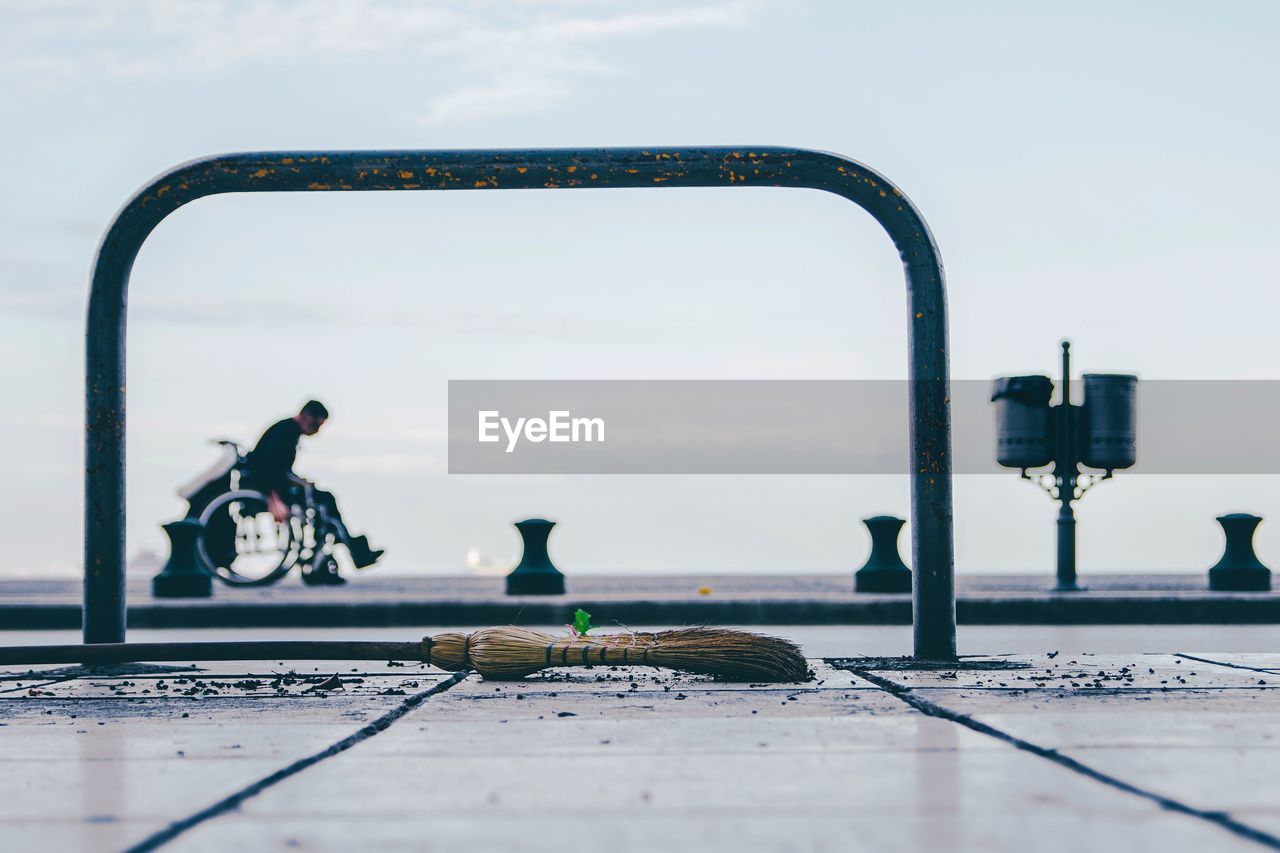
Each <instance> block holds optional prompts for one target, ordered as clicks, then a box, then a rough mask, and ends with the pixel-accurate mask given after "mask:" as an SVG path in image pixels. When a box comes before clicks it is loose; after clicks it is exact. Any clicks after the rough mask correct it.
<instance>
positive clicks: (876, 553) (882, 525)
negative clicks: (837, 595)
mask: <svg viewBox="0 0 1280 853" xmlns="http://www.w3.org/2000/svg"><path fill="white" fill-rule="evenodd" d="M862 523H863V524H865V525H866V526H867V530H869V531H871V556H870V557H868V558H867V562H866V565H864V566H863V567H862V568H860V569H858V571H856V572H854V574H853V591H854V592H911V570H910V569H908V568H907V564H906V563H904V562H902V557H900V556H899V555H898V534H899V533H901V532H902V525H904V524H906V523H907V522H906V521H905V520H904V519H901V518H897V517H896V516H892V515H874V516H872V517H871V518H864V519H862Z"/></svg>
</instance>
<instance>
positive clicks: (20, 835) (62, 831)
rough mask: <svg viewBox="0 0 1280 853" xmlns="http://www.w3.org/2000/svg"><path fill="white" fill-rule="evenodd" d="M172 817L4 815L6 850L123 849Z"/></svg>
mask: <svg viewBox="0 0 1280 853" xmlns="http://www.w3.org/2000/svg"><path fill="white" fill-rule="evenodd" d="M167 825H168V821H161V820H116V819H114V818H111V817H109V816H106V815H93V816H91V817H88V818H83V819H70V820H47V819H43V818H38V819H17V820H4V819H0V839H3V840H4V847H5V849H6V850H14V851H18V850H23V851H26V850H48V851H58V853H61V852H62V851H77V850H84V851H95V853H96V851H102V850H123V849H125V848H126V847H129V846H131V845H133V844H136V843H137V842H139V841H141V840H142V839H143V838H146V837H147V836H149V835H151V834H152V833H154V832H158V831H159V830H161V829H164V827H165V826H167Z"/></svg>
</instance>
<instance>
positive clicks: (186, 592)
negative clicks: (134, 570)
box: [151, 518, 213, 598]
mask: <svg viewBox="0 0 1280 853" xmlns="http://www.w3.org/2000/svg"><path fill="white" fill-rule="evenodd" d="M162 526H163V527H164V532H165V533H167V534H169V560H168V562H166V563H165V564H164V568H163V569H161V570H160V574H158V575H156V576H155V577H153V578H152V579H151V594H152V595H154V596H155V597H156V598H208V597H209V596H211V595H213V576H212V575H210V574H209V573H208V572H206V571H205V570H204V569H202V568H201V567H200V563H199V559H200V558H199V557H198V556H197V555H196V537H198V536H199V535H200V529H201V527H202V526H203V525H201V524H200V522H199V521H196V520H195V519H194V518H184V519H182V520H181V521H171V522H169V523H168V524H165V525H162Z"/></svg>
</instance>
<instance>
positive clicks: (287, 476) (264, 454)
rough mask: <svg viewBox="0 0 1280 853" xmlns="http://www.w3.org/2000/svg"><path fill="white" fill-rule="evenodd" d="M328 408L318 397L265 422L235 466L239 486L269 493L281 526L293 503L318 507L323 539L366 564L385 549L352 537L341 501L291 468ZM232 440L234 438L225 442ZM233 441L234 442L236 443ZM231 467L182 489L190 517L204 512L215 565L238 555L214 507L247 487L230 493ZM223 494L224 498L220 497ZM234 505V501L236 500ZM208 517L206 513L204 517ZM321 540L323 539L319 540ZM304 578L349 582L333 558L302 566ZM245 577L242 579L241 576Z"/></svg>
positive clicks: (232, 534) (232, 532)
mask: <svg viewBox="0 0 1280 853" xmlns="http://www.w3.org/2000/svg"><path fill="white" fill-rule="evenodd" d="M328 417H329V411H328V409H326V408H325V407H324V404H323V403H320V402H319V401H317V400H311V401H309V402H308V403H307V404H306V405H305V406H303V407H302V410H301V411H299V412H298V414H296V415H294V416H292V417H289V418H284V419H283V420H280V421H277V422H276V423H274V424H272V425H271V426H269V427H267V429H266V431H265V432H263V434H262V437H261V438H259V439H258V443H257V445H256V446H255V447H254V448H253V449H252V450H251V451H249V453H248V454H246V455H244V456H243V457H240V458H238V460H237V464H236V465H235V466H234V470H237V471H238V473H239V489H240V490H251V491H252V492H254V493H261V495H265V496H266V509H267V510H268V511H269V512H270V514H271V517H272V518H274V520H275V523H276V524H277V525H284V524H286V523H288V521H289V519H290V515H291V508H292V507H309V508H310V509H312V510H315V511H317V513H316V516H317V517H318V518H322V519H323V524H322V529H321V530H320V531H319V532H318V535H319V537H320V538H321V539H322V540H323V539H324V537H325V536H328V535H332V537H333V538H334V539H335V540H337V542H340V543H341V544H343V545H345V546H346V547H347V550H348V552H349V553H350V554H351V560H352V562H353V563H354V564H355V566H356V568H361V569H363V568H366V567H368V566H371V565H373V564H374V563H375V562H377V560H378V558H379V557H381V556H382V553H383V552H382V550H380V549H374V548H372V547H371V546H370V545H369V539H368V537H367V536H363V535H360V536H353V535H352V534H351V532H350V531H349V530H348V529H347V525H346V523H345V522H344V521H343V519H342V514H341V513H340V512H339V511H338V505H337V501H336V500H335V499H334V497H333V495H332V494H331V493H329V492H326V491H322V490H321V489H317V488H315V486H313V485H312V484H311V483H310V482H308V481H307V480H305V479H303V478H301V477H299V476H298V475H297V474H295V473H294V472H293V463H294V460H295V459H296V457H297V453H298V440H299V439H300V438H301V437H302V436H304V435H315V434H316V433H318V432H319V431H320V428H321V427H322V426H324V423H325V421H326V420H327V419H328ZM221 443H222V444H227V445H232V443H231V442H221ZM233 446H234V445H233ZM230 484H231V480H230V472H229V471H228V472H227V473H226V474H224V475H222V476H218V477H216V478H214V479H212V480H210V481H208V482H205V483H203V484H202V485H201V486H200V488H199V489H198V490H195V491H193V492H192V493H189V494H184V497H187V499H188V501H189V502H190V504H191V512H190V513H189V517H201V518H202V520H204V521H205V522H206V531H205V534H204V537H203V541H202V544H203V545H204V546H205V552H207V553H209V555H210V556H209V558H208V560H209V561H210V562H211V563H212V564H213V567H212V568H213V570H214V571H215V572H218V569H217V567H218V566H227V565H230V564H231V562H232V561H233V560H234V559H235V556H236V548H235V544H234V543H235V539H236V525H235V523H234V522H233V521H232V520H231V519H230V517H229V516H228V515H227V513H226V512H225V511H221V512H212V513H211V512H210V510H212V509H214V508H219V509H220V508H221V506H220V501H224V500H225V499H226V498H230V497H235V496H236V495H243V494H246V492H245V491H239V492H229V493H228V492H227V490H228V489H229V488H230ZM219 495H221V497H218V496H219ZM232 505H233V506H234V504H232ZM206 516H207V518H206ZM318 544H322V543H318ZM291 564H292V563H288V562H286V563H283V564H281V565H280V566H279V567H278V568H277V569H276V570H275V572H274V573H273V575H271V576H268V577H263V578H261V579H260V580H261V581H262V582H271V580H272V579H274V577H276V576H278V575H279V574H281V573H282V571H283V572H287V571H288V566H289V565H291ZM218 573H219V574H220V576H222V577H224V579H228V576H230V577H232V578H234V577H235V572H234V571H232V572H229V573H228V572H225V571H223V572H218ZM302 580H303V581H304V582H305V583H308V584H313V585H332V584H342V583H346V581H345V580H344V579H343V578H342V577H341V576H340V575H339V574H338V571H337V563H336V562H335V561H333V560H332V559H316V560H312V561H307V562H305V563H304V565H303V575H302ZM242 582H243V581H242Z"/></svg>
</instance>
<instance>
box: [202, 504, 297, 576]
mask: <svg viewBox="0 0 1280 853" xmlns="http://www.w3.org/2000/svg"><path fill="white" fill-rule="evenodd" d="M200 523H201V525H203V528H202V530H201V531H200V535H199V537H197V539H196V551H197V553H198V554H199V556H200V562H201V563H202V564H203V566H204V569H205V571H207V572H209V574H211V575H213V576H214V577H216V578H218V579H219V580H221V581H223V582H224V583H228V584H232V585H234V586H263V585H266V584H271V583H275V582H276V581H278V580H279V579H280V578H282V577H284V576H285V575H287V574H288V573H289V570H290V569H292V568H293V567H294V565H295V564H296V563H297V561H298V556H299V553H300V551H301V542H302V539H303V533H304V531H303V529H302V519H300V518H298V517H296V516H292V515H291V516H290V517H289V518H288V519H286V520H285V521H284V523H282V524H277V523H276V520H275V519H274V518H272V517H271V512H270V511H269V510H268V509H267V497H266V495H264V494H262V493H261V492H254V491H248V490H243V489H241V490H235V491H230V492H226V493H224V494H221V495H219V496H218V497H216V498H214V499H213V500H212V501H210V502H209V504H208V506H206V507H205V508H204V510H203V511H202V512H201V513H200Z"/></svg>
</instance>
